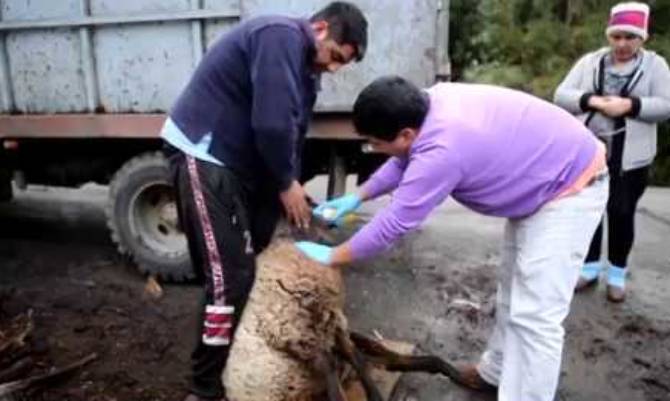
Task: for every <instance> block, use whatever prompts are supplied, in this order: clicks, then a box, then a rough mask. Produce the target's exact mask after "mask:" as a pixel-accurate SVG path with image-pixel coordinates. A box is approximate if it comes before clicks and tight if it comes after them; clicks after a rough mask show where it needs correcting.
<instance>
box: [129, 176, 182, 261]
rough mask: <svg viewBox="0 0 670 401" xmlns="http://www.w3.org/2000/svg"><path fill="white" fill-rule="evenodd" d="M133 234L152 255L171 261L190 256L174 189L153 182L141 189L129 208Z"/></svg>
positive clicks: (136, 193) (164, 184) (161, 183)
mask: <svg viewBox="0 0 670 401" xmlns="http://www.w3.org/2000/svg"><path fill="white" fill-rule="evenodd" d="M129 213H130V219H129V220H130V230H131V235H132V236H133V238H134V239H136V240H137V241H138V242H139V243H140V244H141V245H142V246H143V247H145V248H147V249H148V250H149V251H150V252H152V253H155V254H159V255H162V256H169V257H171V258H180V257H182V256H183V255H185V254H186V253H187V249H188V248H187V243H186V236H185V235H184V233H183V232H182V231H181V230H180V228H179V223H178V218H177V206H176V202H175V200H174V195H173V194H172V188H171V187H170V186H169V185H167V184H166V183H164V182H153V183H149V184H146V185H144V186H142V187H141V188H139V189H138V190H137V191H136V192H135V194H134V195H133V197H132V200H131V203H130V208H129Z"/></svg>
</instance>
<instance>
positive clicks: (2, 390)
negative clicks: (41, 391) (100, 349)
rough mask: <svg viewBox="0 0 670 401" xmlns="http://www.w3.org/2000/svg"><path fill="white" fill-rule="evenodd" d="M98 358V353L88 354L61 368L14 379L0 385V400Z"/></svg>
mask: <svg viewBox="0 0 670 401" xmlns="http://www.w3.org/2000/svg"><path fill="white" fill-rule="evenodd" d="M96 359H98V354H95V353H93V354H90V355H88V356H86V357H84V358H82V359H80V360H78V361H76V362H73V363H71V364H69V365H67V366H64V367H62V368H61V369H56V370H55V371H53V372H50V373H45V374H42V375H38V376H33V377H29V378H27V379H23V380H16V381H13V382H9V383H5V384H1V385H0V400H2V399H3V398H9V396H11V395H12V394H13V393H16V392H18V391H23V390H26V389H29V388H34V387H39V386H43V385H46V384H49V383H52V382H54V381H57V380H60V379H62V378H64V377H66V376H67V375H68V374H70V373H72V372H74V371H75V370H77V369H79V368H81V367H82V366H84V365H86V364H88V363H90V362H92V361H94V360H96Z"/></svg>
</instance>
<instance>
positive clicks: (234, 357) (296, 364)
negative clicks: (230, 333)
mask: <svg viewBox="0 0 670 401" xmlns="http://www.w3.org/2000/svg"><path fill="white" fill-rule="evenodd" d="M343 306H344V291H343V287H342V276H341V273H340V271H339V269H335V268H329V267H325V266H323V265H320V264H319V263H316V262H314V261H312V260H310V259H308V258H307V257H305V256H304V255H303V254H302V253H301V252H300V251H299V250H298V249H297V248H296V247H295V246H294V245H293V243H292V242H289V241H277V242H275V243H274V244H272V245H270V247H268V249H266V250H265V251H264V252H263V253H262V254H261V255H260V256H259V257H258V259H257V271H256V279H255V282H254V286H253V288H252V290H251V293H250V295H249V301H248V303H247V306H246V308H245V310H244V313H243V314H242V318H241V321H240V324H239V326H238V328H237V331H236V333H235V339H234V341H233V346H232V348H231V351H230V357H229V359H228V363H227V368H226V370H225V372H224V373H223V382H224V385H225V387H226V392H227V396H228V398H229V399H231V400H235V401H311V400H316V399H318V398H319V397H320V396H321V395H323V394H324V391H325V386H326V384H325V377H324V375H323V373H322V372H321V373H320V372H319V369H318V368H317V367H319V366H321V367H323V366H324V365H325V364H326V363H325V361H326V356H327V355H330V354H332V352H333V348H334V346H335V338H336V333H338V331H339V330H343V331H344V332H346V331H347V321H346V318H345V316H344V314H343V312H342V309H343Z"/></svg>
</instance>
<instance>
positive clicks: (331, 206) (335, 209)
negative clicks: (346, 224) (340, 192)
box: [312, 193, 361, 225]
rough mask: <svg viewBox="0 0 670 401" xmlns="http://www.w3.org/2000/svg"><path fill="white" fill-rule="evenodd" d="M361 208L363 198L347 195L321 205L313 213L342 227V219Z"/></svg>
mask: <svg viewBox="0 0 670 401" xmlns="http://www.w3.org/2000/svg"><path fill="white" fill-rule="evenodd" d="M359 206H361V198H359V197H358V195H357V194H354V193H352V194H347V195H344V196H341V197H339V198H335V199H331V200H329V201H327V202H324V203H322V204H320V205H319V206H318V207H317V208H316V209H314V211H313V212H312V213H313V214H314V215H316V216H319V217H320V218H322V219H324V220H325V221H327V222H329V223H335V224H337V225H340V224H341V223H342V218H343V217H344V216H346V215H348V214H349V213H352V212H353V211H355V210H356V209H358V207H359Z"/></svg>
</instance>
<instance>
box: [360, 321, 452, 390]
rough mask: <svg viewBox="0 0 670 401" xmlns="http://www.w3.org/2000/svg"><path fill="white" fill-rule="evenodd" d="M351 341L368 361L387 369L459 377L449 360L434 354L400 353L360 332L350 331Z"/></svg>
mask: <svg viewBox="0 0 670 401" xmlns="http://www.w3.org/2000/svg"><path fill="white" fill-rule="evenodd" d="M349 336H350V338H351V341H352V342H353V344H354V345H355V347H356V348H358V349H359V350H360V351H361V352H363V354H365V355H366V356H367V358H368V361H370V362H371V363H374V364H378V365H381V366H383V367H384V368H385V369H386V370H389V371H398V372H426V373H441V374H443V375H445V376H447V377H449V378H450V379H452V380H453V379H455V378H458V377H459V374H458V370H457V369H456V368H455V367H454V366H453V365H452V364H450V363H449V362H447V361H445V360H443V359H442V358H440V357H438V356H435V355H420V356H413V355H402V354H399V353H397V352H393V351H391V350H390V349H388V348H386V347H385V346H384V345H382V344H381V343H380V342H379V341H375V340H373V339H371V338H368V337H366V336H364V335H362V334H360V333H355V332H351V333H350V334H349Z"/></svg>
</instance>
